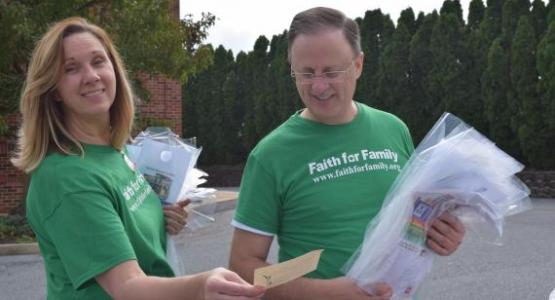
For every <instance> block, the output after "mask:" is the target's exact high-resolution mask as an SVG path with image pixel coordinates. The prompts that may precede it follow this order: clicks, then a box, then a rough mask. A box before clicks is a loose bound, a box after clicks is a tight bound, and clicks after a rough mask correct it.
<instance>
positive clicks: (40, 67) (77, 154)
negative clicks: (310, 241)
mask: <svg viewBox="0 0 555 300" xmlns="http://www.w3.org/2000/svg"><path fill="white" fill-rule="evenodd" d="M20 109H21V113H22V117H23V121H22V125H21V128H20V131H19V141H18V151H17V153H16V156H15V157H14V158H13V159H12V162H13V163H14V165H15V166H16V167H18V168H19V169H21V170H23V171H25V172H26V173H30V174H31V181H30V186H29V191H28V194H27V199H26V201H27V217H28V219H29V223H30V225H31V226H32V228H33V230H34V231H35V233H36V236H37V240H38V243H39V247H40V250H41V253H42V255H43V257H44V264H45V268H46V277H47V290H48V291H47V294H48V298H49V299H110V298H114V299H256V298H259V297H260V296H261V295H262V293H263V292H264V289H263V288H262V287H254V286H252V285H250V284H248V283H246V282H245V281H243V280H242V279H241V278H240V277H239V276H237V275H236V274H235V273H233V272H230V271H228V270H225V269H223V268H218V269H214V270H211V271H208V272H205V273H201V274H196V275H192V276H183V277H177V278H175V277H173V272H172V271H171V268H170V266H169V265H168V263H167V261H166V259H165V249H164V247H165V228H164V224H165V223H166V224H167V230H168V232H170V233H176V232H178V231H179V230H180V229H181V228H182V226H183V224H184V218H185V214H184V213H183V205H180V206H174V207H172V208H170V209H167V210H166V211H165V212H164V213H163V210H162V207H161V204H160V201H159V199H158V198H157V196H156V194H155V193H154V192H153V191H152V189H151V188H150V186H149V185H148V184H147V183H146V181H145V179H144V177H143V176H142V175H141V174H140V173H138V172H137V170H135V168H134V166H133V164H132V163H130V162H129V160H128V159H127V157H126V155H125V152H124V146H125V143H126V141H128V139H129V135H130V131H131V127H132V123H133V115H134V106H133V94H132V92H131V89H130V86H129V82H128V79H127V75H126V72H125V69H124V66H123V63H122V61H121V58H120V56H119V54H118V52H117V51H116V49H115V47H114V45H113V44H112V42H111V40H110V38H109V37H108V35H107V34H106V33H105V32H104V31H103V30H102V29H101V28H99V27H97V26H95V25H92V24H90V23H88V22H87V21H86V20H84V19H82V18H69V19H66V20H63V21H61V22H59V23H56V24H54V25H53V26H52V27H51V28H50V29H49V30H48V32H47V33H46V34H45V35H44V36H43V37H42V39H41V40H40V41H39V42H38V44H37V45H36V48H35V50H34V52H33V55H32V57H31V61H30V64H29V69H28V74H27V80H26V82H25V86H24V89H23V93H22V96H21V107H20ZM185 203H186V202H185ZM164 215H165V216H166V218H167V220H166V222H165V220H164Z"/></svg>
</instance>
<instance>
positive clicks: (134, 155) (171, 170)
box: [127, 127, 216, 276]
mask: <svg viewBox="0 0 555 300" xmlns="http://www.w3.org/2000/svg"><path fill="white" fill-rule="evenodd" d="M195 144H196V143H195V139H194V138H193V139H188V140H187V139H181V138H179V136H178V135H176V134H175V133H173V132H172V131H171V130H170V129H168V128H161V127H149V128H147V129H146V130H145V131H143V132H141V133H139V134H138V135H137V137H135V139H134V140H133V143H131V144H130V145H127V154H128V156H129V158H130V159H131V160H132V161H133V162H134V163H135V164H136V165H137V168H138V170H139V171H140V172H141V173H142V174H143V176H144V177H145V179H146V180H147V181H148V183H149V184H150V186H151V187H152V189H153V190H154V191H155V192H156V194H157V195H158V197H159V198H160V200H161V201H162V204H163V205H172V204H174V203H176V202H177V201H179V200H181V199H186V198H188V199H191V201H192V202H193V203H192V204H191V205H189V206H190V207H187V209H188V210H189V217H188V219H187V228H189V229H190V230H196V229H198V228H201V227H204V226H206V225H208V224H210V223H212V222H214V221H215V220H214V218H213V217H211V216H210V214H212V213H213V212H214V207H215V203H214V202H213V201H212V200H213V199H214V198H215V192H216V190H215V189H211V188H199V187H198V185H200V184H202V183H204V182H206V179H205V177H206V176H207V174H206V173H204V172H203V171H201V170H198V169H196V168H194V167H195V165H196V162H197V159H198V157H199V155H200V153H201V150H202V149H201V148H197V147H196V145H195ZM200 204H202V209H203V212H202V213H201V212H199V211H198V210H199V208H200V207H201V206H200ZM166 240H167V245H166V256H167V259H168V262H169V263H170V265H171V267H172V269H173V270H174V273H175V274H176V275H177V276H179V275H185V269H184V266H183V262H182V261H181V259H180V257H179V256H178V251H177V246H176V240H175V238H174V237H173V236H171V235H168V236H167V239H166Z"/></svg>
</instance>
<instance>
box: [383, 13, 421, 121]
mask: <svg viewBox="0 0 555 300" xmlns="http://www.w3.org/2000/svg"><path fill="white" fill-rule="evenodd" d="M409 41H410V34H409V32H408V30H407V28H406V27H405V25H404V23H399V25H398V26H397V29H396V31H395V33H394V34H393V37H392V40H391V42H390V43H389V44H388V45H387V47H386V48H385V49H384V52H383V53H382V56H381V57H380V67H379V71H378V90H377V96H378V97H377V102H376V103H375V106H376V108H378V109H383V110H386V111H390V112H392V113H394V114H396V115H398V116H399V117H401V118H402V119H406V118H407V117H409V116H410V114H411V113H413V111H414V109H413V107H412V105H413V104H414V102H413V101H412V98H411V87H410V68H409V62H408V59H409Z"/></svg>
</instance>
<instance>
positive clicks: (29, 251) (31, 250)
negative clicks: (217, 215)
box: [0, 190, 238, 256]
mask: <svg viewBox="0 0 555 300" xmlns="http://www.w3.org/2000/svg"><path fill="white" fill-rule="evenodd" d="M237 195H238V193H237V192H233V191H220V190H218V191H216V200H215V202H216V208H215V210H214V212H221V211H225V210H230V209H234V208H235V205H236V204H237ZM206 205H213V203H208V204H206ZM202 206H203V205H199V206H198V207H202ZM37 254H40V250H39V246H38V244H37V243H14V244H0V256H5V255H37Z"/></svg>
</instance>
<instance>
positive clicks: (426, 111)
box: [182, 0, 555, 170]
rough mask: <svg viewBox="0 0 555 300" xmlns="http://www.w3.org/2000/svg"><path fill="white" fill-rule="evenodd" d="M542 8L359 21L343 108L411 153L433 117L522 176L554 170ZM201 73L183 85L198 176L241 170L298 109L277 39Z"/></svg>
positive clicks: (447, 7) (552, 68)
mask: <svg viewBox="0 0 555 300" xmlns="http://www.w3.org/2000/svg"><path fill="white" fill-rule="evenodd" d="M554 6H555V5H554V1H553V0H550V1H549V2H547V1H541V0H534V1H533V2H530V1H529V0H487V2H486V3H484V2H483V1H482V0H472V1H471V3H470V5H469V10H468V11H469V14H468V16H467V18H466V21H465V19H464V18H463V12H462V8H461V4H460V2H459V1H458V0H446V1H445V2H444V3H443V6H442V7H441V9H440V11H439V12H437V11H434V12H432V13H428V14H424V13H420V14H419V15H417V16H415V14H414V12H413V10H412V9H411V8H407V9H406V10H404V11H403V12H402V13H401V15H400V17H399V19H398V20H397V22H396V24H395V23H394V22H393V21H392V20H391V19H390V17H389V15H384V14H383V13H382V12H381V11H380V10H379V9H377V10H370V11H366V12H361V15H364V17H361V18H357V19H356V21H357V22H358V24H359V25H360V27H361V36H362V47H363V51H364V53H365V61H364V69H363V74H362V76H361V78H360V79H359V80H358V84H357V90H356V94H355V100H357V101H360V102H364V103H367V104H369V105H370V106H373V107H376V108H379V109H383V110H386V111H389V112H392V113H394V114H396V115H398V116H399V117H401V118H402V119H403V120H404V121H405V122H406V123H407V125H408V126H409V128H410V130H411V133H412V135H413V139H414V141H415V143H418V142H419V141H420V140H421V139H422V138H423V136H424V135H425V133H426V132H427V131H428V130H429V129H430V128H431V126H432V125H433V124H434V123H435V121H436V120H437V119H438V118H439V116H440V115H441V114H442V113H443V112H444V111H449V112H451V113H454V114H455V115H457V116H459V117H460V118H462V119H463V120H465V121H466V122H467V123H469V124H470V125H472V126H474V127H475V128H476V129H478V130H479V131H480V132H482V133H483V134H485V135H486V136H488V137H489V138H490V139H491V140H493V141H494V142H495V143H496V144H497V145H498V146H499V147H501V148H502V149H504V150H505V151H506V152H508V153H509V154H511V155H512V156H514V157H516V158H517V159H519V160H520V161H522V162H524V163H525V164H527V166H528V167H529V168H532V169H543V170H549V169H551V170H553V169H555V151H554V150H553V149H555V100H554V99H555V8H554ZM211 55H212V56H213V60H212V64H210V65H209V67H207V68H206V69H204V70H202V71H200V72H197V73H195V74H194V75H192V76H191V77H190V80H189V81H188V82H187V83H186V84H185V85H184V86H183V93H182V95H183V111H184V113H183V126H184V128H183V132H184V135H186V136H197V137H198V144H199V145H202V146H203V148H204V150H203V154H202V155H201V163H202V164H203V165H213V164H236V163H241V162H244V161H245V159H246V156H247V155H248V153H249V151H250V150H251V149H252V148H253V147H254V145H256V143H257V142H258V141H259V140H260V139H261V138H262V137H263V136H265V135H266V134H267V133H268V132H270V131H271V130H272V129H274V128H275V127H277V126H278V125H279V124H280V123H282V122H283V121H284V120H285V119H287V118H288V117H289V116H290V115H291V114H292V113H294V112H295V111H296V110H298V109H300V108H301V107H302V106H301V102H300V99H299V97H298V95H297V92H296V89H295V86H294V83H293V81H292V80H291V77H290V69H289V65H288V63H287V59H286V57H287V32H283V33H280V34H276V35H274V36H273V37H272V38H271V39H268V38H266V37H265V36H260V37H259V38H258V40H257V41H256V42H255V44H254V46H253V49H252V50H251V51H249V52H248V53H245V52H240V53H238V54H237V55H234V54H233V53H232V52H231V50H226V49H225V48H224V47H223V46H219V47H217V48H216V49H214V50H211Z"/></svg>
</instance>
